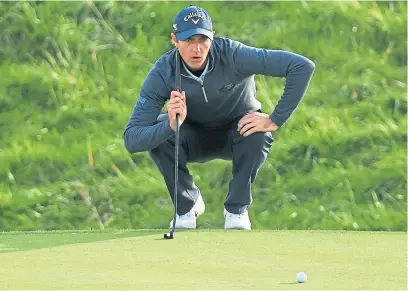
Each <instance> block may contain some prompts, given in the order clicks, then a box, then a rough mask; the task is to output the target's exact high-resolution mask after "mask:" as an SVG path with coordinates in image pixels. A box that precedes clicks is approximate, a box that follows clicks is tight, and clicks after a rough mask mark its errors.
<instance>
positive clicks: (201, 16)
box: [184, 12, 206, 24]
mask: <svg viewBox="0 0 408 291" xmlns="http://www.w3.org/2000/svg"><path fill="white" fill-rule="evenodd" d="M193 17H198V19H197V20H194V19H192V18H193ZM200 18H201V19H202V20H206V17H205V15H204V14H203V13H200V12H191V13H189V14H188V15H186V16H185V17H184V21H189V20H190V19H191V20H192V21H193V22H194V24H197V23H198V22H199V21H200Z"/></svg>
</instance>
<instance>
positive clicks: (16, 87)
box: [0, 1, 407, 231]
mask: <svg viewBox="0 0 408 291" xmlns="http://www.w3.org/2000/svg"><path fill="white" fill-rule="evenodd" d="M199 3H201V5H202V6H203V7H205V8H206V9H207V10H208V11H209V12H210V14H211V15H212V17H213V21H214V23H215V30H216V34H217V35H220V36H227V37H231V38H234V39H237V40H240V41H243V42H245V43H247V44H249V45H254V46H260V47H266V48H271V49H286V50H290V51H294V52H297V53H299V54H303V55H305V56H307V57H309V58H310V59H312V60H313V61H314V62H315V63H316V67H317V70H316V72H315V75H314V77H313V80H312V82H311V84H310V87H309V90H308V92H307V94H306V96H305V98H304V100H303V101H302V103H301V105H300V106H299V108H298V109H297V110H296V111H295V113H294V114H293V116H292V117H291V118H290V120H289V121H288V123H287V124H285V125H284V126H283V127H282V128H280V129H279V131H278V132H276V134H275V136H274V137H275V139H276V142H275V144H274V145H273V147H272V151H271V154H270V156H269V157H268V160H267V161H266V163H265V166H264V167H263V169H262V170H261V172H260V173H259V176H258V178H257V181H256V183H255V184H254V189H253V194H254V203H253V207H251V210H250V214H251V218H252V220H253V224H254V227H256V228H280V229H305V228H306V229H363V230H404V231H406V210H407V205H406V203H407V195H406V190H407V189H406V174H407V172H406V139H407V134H406V132H407V126H406V125H407V118H406V110H407V102H406V85H407V82H406V80H407V74H406V72H407V70H406V64H407V55H406V50H407V47H406V44H407V39H406V28H407V19H406V8H407V7H406V3H405V2H285V1H284V2H259V3H255V2H239V3H238V2H199ZM185 5H186V3H185V2H173V1H172V2H17V3H14V2H1V3H0V15H1V17H0V26H1V27H2V30H1V31H0V43H1V45H0V75H1V80H2V81H1V83H0V116H1V117H0V138H1V139H0V160H1V163H0V229H3V230H19V229H24V230H27V229H73V228H84V229H88V228H156V227H167V224H168V221H169V220H170V217H171V214H172V205H171V201H170V199H169V197H168V194H167V190H166V188H165V185H164V182H163V180H162V178H161V176H160V174H159V172H158V170H157V169H156V168H155V165H154V164H153V162H152V161H151V160H150V159H149V157H148V155H147V154H146V153H141V154H136V155H133V156H130V155H129V154H128V153H127V152H126V150H125V149H124V146H123V141H122V132H123V129H124V126H125V124H126V122H127V119H128V118H129V116H130V114H131V111H132V107H133V105H134V103H135V101H136V99H137V97H138V92H139V89H140V86H141V84H142V83H143V80H144V77H145V76H146V74H147V72H148V70H149V69H150V67H151V65H152V64H153V63H154V62H155V60H156V59H157V58H158V57H159V56H160V55H161V54H162V53H163V52H165V51H167V50H169V49H171V44H170V38H169V33H170V28H171V23H172V20H173V17H174V15H175V14H176V12H177V11H179V9H181V8H182V7H184V6H185ZM243 20H244V21H243ZM257 82H258V83H257V90H258V98H259V100H261V102H262V104H263V109H264V111H266V112H272V110H273V108H274V105H275V104H276V103H277V101H278V100H279V97H280V95H281V94H282V90H283V85H284V80H281V79H272V78H267V77H263V76H257ZM190 169H191V172H192V173H193V174H194V176H195V178H196V183H197V185H198V186H199V187H200V188H201V190H202V193H203V195H204V199H205V202H206V204H207V213H206V214H205V216H203V218H202V219H200V222H199V224H200V227H205V228H219V227H222V224H223V218H222V208H223V199H224V197H225V195H226V192H227V188H228V182H229V179H230V178H231V172H230V170H231V165H230V164H229V163H228V162H224V161H213V162H211V163H209V164H205V165H202V164H192V165H191V166H190Z"/></svg>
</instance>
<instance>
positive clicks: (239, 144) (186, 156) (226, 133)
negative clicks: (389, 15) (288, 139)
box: [149, 114, 273, 215]
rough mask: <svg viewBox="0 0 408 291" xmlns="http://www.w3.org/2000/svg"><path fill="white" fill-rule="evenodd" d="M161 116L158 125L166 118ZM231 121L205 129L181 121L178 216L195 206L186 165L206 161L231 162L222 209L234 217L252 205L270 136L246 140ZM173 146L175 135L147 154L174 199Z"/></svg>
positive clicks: (256, 135) (255, 135)
mask: <svg viewBox="0 0 408 291" xmlns="http://www.w3.org/2000/svg"><path fill="white" fill-rule="evenodd" d="M167 118H168V117H167V114H162V115H160V116H159V118H158V122H160V121H161V120H165V119H167ZM239 120H240V118H238V119H236V120H234V121H233V122H231V123H230V124H228V125H227V126H225V127H224V128H220V129H211V130H210V129H204V128H202V127H200V126H198V125H195V124H191V123H188V122H186V121H185V122H184V123H183V124H182V125H181V127H180V148H179V173H178V178H179V181H178V186H177V187H178V189H177V192H178V193H177V195H178V196H177V201H178V203H177V207H178V208H177V213H178V214H179V215H183V214H185V213H187V212H188V211H190V210H191V208H192V207H193V206H194V204H195V202H196V200H197V197H198V195H200V190H199V189H198V187H197V186H196V185H195V184H194V180H193V177H192V176H191V175H190V173H189V170H188V168H187V163H188V162H201V163H202V162H206V161H210V160H213V159H223V160H231V161H232V180H231V181H230V183H229V191H228V194H227V195H226V198H225V202H224V207H225V209H226V210H227V211H229V212H231V213H235V214H240V213H243V212H245V211H246V210H247V209H248V207H249V206H250V205H251V203H252V193H251V184H252V183H253V182H254V181H255V178H256V176H257V174H258V171H259V170H260V168H261V166H262V165H263V163H264V162H265V160H266V157H267V155H268V153H269V149H270V147H271V145H272V143H273V138H272V134H271V133H269V132H267V133H264V132H257V133H253V134H251V135H249V136H247V137H244V136H241V135H240V134H239V132H238V131H237V126H238V121H239ZM174 145H175V135H174V136H172V137H170V138H168V139H167V140H166V141H165V142H163V143H162V144H161V145H159V146H158V147H156V148H154V149H152V150H151V151H149V154H150V156H151V157H152V159H153V160H154V162H155V163H156V165H157V167H158V169H159V171H160V172H161V174H162V175H163V177H164V181H165V182H166V186H167V189H168V191H169V193H170V196H171V198H172V199H173V197H174V193H173V192H174V156H175V154H174Z"/></svg>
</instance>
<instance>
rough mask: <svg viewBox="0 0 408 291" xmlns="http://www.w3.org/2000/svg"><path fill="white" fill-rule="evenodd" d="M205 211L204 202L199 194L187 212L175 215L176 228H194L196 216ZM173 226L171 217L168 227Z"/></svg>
mask: <svg viewBox="0 0 408 291" xmlns="http://www.w3.org/2000/svg"><path fill="white" fill-rule="evenodd" d="M204 211H205V204H204V200H203V197H202V196H201V194H200V195H199V196H198V199H197V201H196V203H195V204H194V206H193V208H191V210H190V211H189V212H187V213H186V214H183V215H178V214H177V217H176V228H178V229H194V228H196V227H197V217H199V216H200V215H202V214H203V213H204ZM172 227H173V219H172V220H171V221H170V228H172Z"/></svg>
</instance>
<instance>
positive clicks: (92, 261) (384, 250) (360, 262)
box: [0, 230, 407, 290]
mask: <svg viewBox="0 0 408 291" xmlns="http://www.w3.org/2000/svg"><path fill="white" fill-rule="evenodd" d="M163 233H164V230H145V231H110V232H98V231H97V232H84V231H67V232H34V233H30V232H25V233H21V232H15V233H2V234H0V261H1V262H2V263H1V268H0V278H1V280H0V289H39V290H40V289H41V290H45V289H47V290H51V289H70V290H72V289H116V290H117V289H156V290H164V289H183V290H184V289H194V290H197V289H201V290H202V289H208V290H210V289H218V290H220V289H246V290H248V289H258V290H266V289H268V290H276V289H277V290H286V289H291V290H318V289H320V290H340V289H341V290H345V289H348V290H350V289H353V290H370V289H371V290H373V289H375V290H380V289H382V290H385V289H386V290H403V289H405V288H406V286H407V280H406V270H407V265H406V256H407V252H406V244H407V237H406V233H404V232H357V231H352V232H344V231H252V232H242V231H228V232H226V231H222V230H200V231H188V232H187V231H185V232H177V233H176V239H174V240H164V239H163V238H162V236H163ZM299 271H304V272H306V273H307V275H308V281H307V282H306V283H304V284H298V283H296V282H295V276H296V273H297V272H299Z"/></svg>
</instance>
